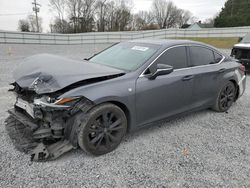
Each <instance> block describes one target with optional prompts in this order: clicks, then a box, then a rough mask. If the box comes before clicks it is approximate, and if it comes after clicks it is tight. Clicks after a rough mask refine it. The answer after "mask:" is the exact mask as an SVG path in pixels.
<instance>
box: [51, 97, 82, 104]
mask: <svg viewBox="0 0 250 188" xmlns="http://www.w3.org/2000/svg"><path fill="white" fill-rule="evenodd" d="M77 99H79V97H70V98H61V99H59V100H57V101H56V102H55V103H54V104H56V105H64V104H66V103H70V102H73V101H75V100H77Z"/></svg>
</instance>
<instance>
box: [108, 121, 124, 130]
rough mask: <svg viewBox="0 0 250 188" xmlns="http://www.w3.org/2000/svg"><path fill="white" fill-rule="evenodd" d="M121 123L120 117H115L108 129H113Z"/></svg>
mask: <svg viewBox="0 0 250 188" xmlns="http://www.w3.org/2000/svg"><path fill="white" fill-rule="evenodd" d="M120 124H121V119H117V120H116V121H115V122H114V123H112V124H111V125H110V126H109V129H113V128H115V127H117V126H118V125H120Z"/></svg>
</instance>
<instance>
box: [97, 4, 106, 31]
mask: <svg viewBox="0 0 250 188" xmlns="http://www.w3.org/2000/svg"><path fill="white" fill-rule="evenodd" d="M107 2H108V0H98V1H97V3H96V17H97V23H96V24H97V30H98V31H105V25H106V23H107V15H108V11H107V7H108V3H107Z"/></svg>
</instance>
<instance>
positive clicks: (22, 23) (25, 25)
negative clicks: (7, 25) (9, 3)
mask: <svg viewBox="0 0 250 188" xmlns="http://www.w3.org/2000/svg"><path fill="white" fill-rule="evenodd" d="M18 30H19V31H22V32H30V25H29V22H28V21H27V20H25V19H21V20H19V21H18Z"/></svg>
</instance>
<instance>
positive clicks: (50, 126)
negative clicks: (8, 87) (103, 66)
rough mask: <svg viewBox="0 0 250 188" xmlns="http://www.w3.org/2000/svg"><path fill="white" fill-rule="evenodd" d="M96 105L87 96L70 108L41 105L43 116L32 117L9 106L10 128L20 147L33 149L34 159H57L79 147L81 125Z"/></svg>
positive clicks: (31, 152) (13, 138)
mask: <svg viewBox="0 0 250 188" xmlns="http://www.w3.org/2000/svg"><path fill="white" fill-rule="evenodd" d="M71 105H72V104H71ZM93 106H94V103H93V102H92V101H90V100H88V99H87V98H84V97H82V98H80V99H79V100H78V101H77V102H76V103H74V105H72V106H71V107H70V108H66V109H60V108H59V109H57V108H56V107H46V106H41V107H39V110H40V111H41V112H42V116H41V117H40V119H39V118H36V119H33V118H31V117H29V115H27V113H25V112H23V110H22V109H19V108H18V107H16V106H15V108H14V109H11V110H9V114H10V117H9V118H7V119H6V121H5V123H6V129H7V131H8V133H9V135H10V138H12V140H13V143H14V145H15V146H16V148H17V149H18V150H19V151H24V152H26V153H29V154H30V155H31V160H32V161H48V160H53V159H56V158H58V157H60V156H61V155H62V154H64V153H66V152H68V151H70V150H72V149H76V148H77V147H78V141H77V134H78V130H79V127H80V125H81V122H82V120H83V119H84V118H86V116H87V114H88V111H89V110H90V109H91V108H92V107H93ZM36 108H38V107H37V106H36ZM17 130H18V131H19V133H18V134H17ZM23 131H24V132H23ZM27 132H28V133H29V134H27ZM21 137H22V138H21Z"/></svg>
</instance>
